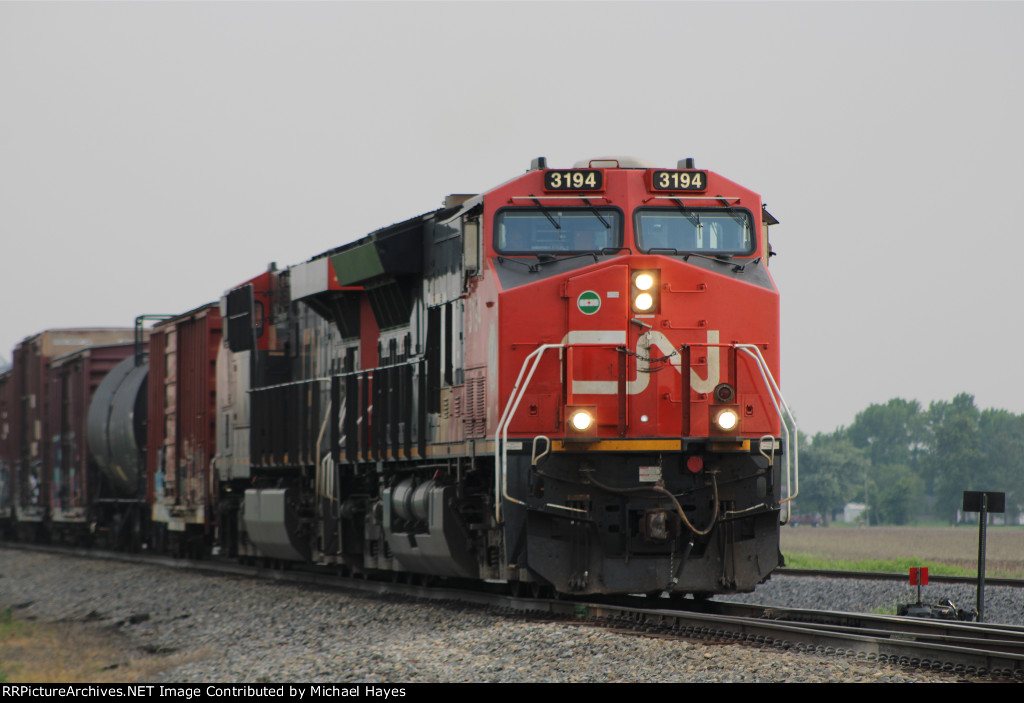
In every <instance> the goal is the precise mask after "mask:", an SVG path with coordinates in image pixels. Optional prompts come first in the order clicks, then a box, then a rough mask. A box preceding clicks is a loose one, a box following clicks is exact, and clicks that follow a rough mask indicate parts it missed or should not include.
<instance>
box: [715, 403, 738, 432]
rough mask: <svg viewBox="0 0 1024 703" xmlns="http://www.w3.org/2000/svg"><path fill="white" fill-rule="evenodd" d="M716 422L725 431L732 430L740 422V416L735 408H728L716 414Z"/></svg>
mask: <svg viewBox="0 0 1024 703" xmlns="http://www.w3.org/2000/svg"><path fill="white" fill-rule="evenodd" d="M715 424H716V425H718V429H720V430H722V431H723V432H732V431H733V430H735V429H736V427H738V426H739V424H740V416H739V413H737V412H736V411H735V410H732V409H731V408H726V409H724V410H721V411H719V413H718V414H717V415H715Z"/></svg>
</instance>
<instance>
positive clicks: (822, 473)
mask: <svg viewBox="0 0 1024 703" xmlns="http://www.w3.org/2000/svg"><path fill="white" fill-rule="evenodd" d="M964 491H1000V492H1004V493H1006V513H1007V514H1006V517H1007V520H1008V521H1010V520H1014V521H1015V519H1016V518H1017V515H1018V513H1019V512H1020V504H1021V503H1022V502H1024V415H1014V414H1013V413H1011V412H1009V411H1007V410H995V409H986V410H979V409H978V407H977V406H976V405H975V404H974V396H973V395H970V394H967V393H961V394H960V395H958V396H956V397H955V398H953V400H951V401H948V402H947V401H936V402H933V403H931V404H930V405H929V406H928V408H927V410H925V409H923V408H922V407H921V404H920V403H918V402H917V401H916V400H904V399H902V398H893V399H892V400H890V401H889V402H888V403H886V404H884V405H878V404H875V405H871V406H869V407H868V408H866V409H865V410H862V411H861V412H860V413H858V414H857V417H856V418H855V419H854V421H853V424H851V425H850V426H849V427H840V428H839V429H837V430H835V431H834V432H832V433H828V434H826V433H820V432H819V433H818V434H816V435H814V436H813V437H812V438H810V439H809V440H804V441H802V442H801V447H800V494H799V496H798V497H797V499H796V505H795V510H796V511H797V512H799V513H821V515H822V516H823V517H824V518H825V519H826V520H831V519H832V518H833V517H834V515H835V514H836V513H837V511H839V510H841V509H842V507H843V506H844V505H845V504H847V503H849V502H864V503H865V504H866V505H867V506H868V510H867V515H866V518H865V519H866V520H867V521H868V522H869V523H870V524H872V525H875V524H879V525H882V524H888V525H905V524H907V523H909V522H913V521H917V520H939V521H947V522H953V521H954V520H955V515H956V511H957V510H958V509H959V508H960V507H961V505H962V502H963V500H962V498H963V492H964Z"/></svg>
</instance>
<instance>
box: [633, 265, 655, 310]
mask: <svg viewBox="0 0 1024 703" xmlns="http://www.w3.org/2000/svg"><path fill="white" fill-rule="evenodd" d="M658 278H659V272H658V271H634V272H633V274H632V276H630V286H629V287H630V291H629V300H630V303H631V304H632V306H633V312H641V313H648V312H657V310H658Z"/></svg>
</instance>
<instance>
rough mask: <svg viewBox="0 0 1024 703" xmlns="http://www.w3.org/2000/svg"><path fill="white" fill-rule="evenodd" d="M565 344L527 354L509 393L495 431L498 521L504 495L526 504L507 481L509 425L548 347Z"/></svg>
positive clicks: (495, 493)
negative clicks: (525, 374)
mask: <svg viewBox="0 0 1024 703" xmlns="http://www.w3.org/2000/svg"><path fill="white" fill-rule="evenodd" d="M564 346H565V345H564V344H542V345H541V346H539V347H537V348H536V349H534V350H533V351H532V352H530V353H529V354H527V355H526V358H525V359H523V366H522V368H520V369H519V376H518V377H517V378H516V383H515V385H514V386H512V393H511V394H510V395H509V398H508V402H507V403H505V411H504V412H503V413H502V414H501V419H500V420H498V427H497V428H496V429H495V431H494V519H495V520H496V521H497V522H498V523H500V522H501V498H502V497H503V496H504V498H505V499H506V500H510V501H512V502H513V503H518V504H519V505H525V503H524V502H523V501H521V500H517V499H516V498H513V497H512V496H510V495H509V494H508V486H507V481H506V478H507V475H508V473H507V469H508V426H509V425H510V424H512V418H513V417H514V416H515V413H516V410H517V409H518V408H519V403H520V401H522V399H523V395H525V393H526V387H527V386H529V385H530V379H532V378H533V374H534V372H535V371H536V370H537V366H538V365H539V364H540V359H541V357H542V356H544V352H545V351H547V350H548V349H561V348H563V347H564ZM531 359H532V360H533V364H532V365H531V366H530V372H529V374H528V375H527V376H526V381H525V382H524V381H523V374H524V373H526V367H527V365H528V364H530V360H531ZM520 384H522V385H520Z"/></svg>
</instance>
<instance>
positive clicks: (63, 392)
mask: <svg viewBox="0 0 1024 703" xmlns="http://www.w3.org/2000/svg"><path fill="white" fill-rule="evenodd" d="M134 356H135V345H134V344H119V345H106V346H96V347H87V348H85V349H81V350H79V351H77V352H73V353H71V354H67V355H65V356H62V357H58V358H56V359H54V360H53V361H52V362H51V363H50V369H49V381H48V384H47V385H48V395H49V397H48V399H47V406H48V409H47V415H48V422H47V435H46V439H47V442H48V443H49V448H48V451H47V457H48V460H47V467H48V468H49V476H48V477H47V479H48V483H49V489H50V495H49V505H50V527H51V532H52V533H53V534H54V536H59V537H61V538H62V539H63V540H64V541H79V540H81V539H85V538H87V537H88V535H89V532H90V529H89V527H90V523H93V522H95V520H96V517H97V516H96V514H95V513H94V511H93V509H94V508H95V504H96V501H97V499H98V498H99V497H100V493H101V490H100V484H101V474H100V472H99V468H98V466H97V465H96V462H95V461H94V459H93V458H92V455H91V454H90V452H89V447H88V444H87V441H86V438H87V432H86V418H87V416H88V413H89V405H90V403H91V402H92V399H93V395H94V394H95V393H96V389H97V388H98V387H99V385H100V383H101V382H102V381H103V379H104V378H105V377H106V375H107V374H108V373H110V371H111V369H113V368H114V367H115V366H117V365H118V364H119V363H121V361H123V360H124V359H126V358H128V357H134Z"/></svg>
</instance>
